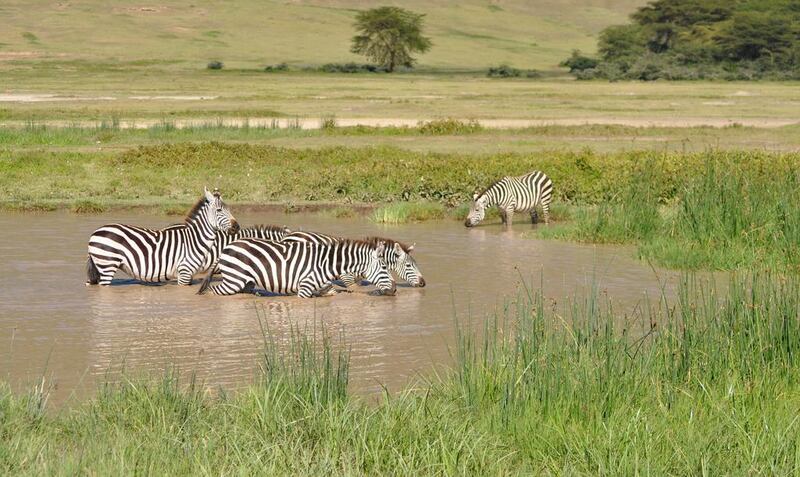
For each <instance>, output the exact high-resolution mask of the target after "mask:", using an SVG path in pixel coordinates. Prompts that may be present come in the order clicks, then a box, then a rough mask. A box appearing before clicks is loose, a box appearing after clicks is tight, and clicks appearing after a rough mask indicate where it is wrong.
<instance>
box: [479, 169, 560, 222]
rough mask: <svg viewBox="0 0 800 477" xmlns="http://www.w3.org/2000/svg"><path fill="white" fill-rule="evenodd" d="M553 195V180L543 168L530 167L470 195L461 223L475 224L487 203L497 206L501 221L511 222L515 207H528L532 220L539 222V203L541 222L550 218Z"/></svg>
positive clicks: (483, 212) (480, 218)
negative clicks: (528, 171)
mask: <svg viewBox="0 0 800 477" xmlns="http://www.w3.org/2000/svg"><path fill="white" fill-rule="evenodd" d="M552 196H553V181H551V180H550V178H549V177H547V176H546V175H545V174H544V173H543V172H541V171H533V172H531V173H529V174H525V175H524V176H518V177H508V176H507V177H503V178H502V179H500V180H499V181H497V182H495V183H494V184H492V185H491V186H489V188H488V189H486V190H485V191H484V192H483V193H481V194H475V195H473V196H472V206H471V207H470V211H469V215H468V216H467V220H465V221H464V225H465V226H467V227H474V226H475V225H477V224H479V223H480V222H481V221H482V220H483V217H484V214H485V213H486V207H489V206H492V205H496V206H498V207H499V208H500V216H501V218H502V219H503V223H504V224H506V225H508V226H511V218H512V216H513V215H514V212H515V211H528V212H530V214H531V223H534V224H535V223H536V222H538V219H539V216H538V214H537V213H536V206H537V205H541V206H542V212H543V214H544V223H545V224H547V223H549V222H550V201H551V200H552V198H553V197H552Z"/></svg>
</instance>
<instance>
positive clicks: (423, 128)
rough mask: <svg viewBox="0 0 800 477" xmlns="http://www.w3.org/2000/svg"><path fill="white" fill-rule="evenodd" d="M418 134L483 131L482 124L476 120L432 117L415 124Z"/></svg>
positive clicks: (453, 133) (440, 134) (435, 134)
mask: <svg viewBox="0 0 800 477" xmlns="http://www.w3.org/2000/svg"><path fill="white" fill-rule="evenodd" d="M417 130H418V131H419V133H420V134H423V135H430V136H451V135H456V134H473V133H477V132H480V131H483V126H481V124H480V123H479V122H478V121H476V120H474V119H473V120H469V121H461V120H458V119H434V120H433V121H425V122H420V123H419V124H417Z"/></svg>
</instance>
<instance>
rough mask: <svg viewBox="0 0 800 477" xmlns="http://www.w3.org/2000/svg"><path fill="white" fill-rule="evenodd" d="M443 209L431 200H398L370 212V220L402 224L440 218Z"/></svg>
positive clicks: (443, 212) (442, 214) (442, 215)
mask: <svg viewBox="0 0 800 477" xmlns="http://www.w3.org/2000/svg"><path fill="white" fill-rule="evenodd" d="M444 216H445V209H444V207H443V206H442V205H441V204H437V203H431V202H398V203H396V204H390V205H385V206H383V207H380V208H379V209H377V210H375V211H374V212H373V213H372V217H371V218H372V220H373V221H374V222H377V223H379V224H404V223H407V222H422V221H425V220H433V219H441V218H444Z"/></svg>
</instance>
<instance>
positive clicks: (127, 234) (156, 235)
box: [86, 189, 239, 285]
mask: <svg viewBox="0 0 800 477" xmlns="http://www.w3.org/2000/svg"><path fill="white" fill-rule="evenodd" d="M238 230H239V224H238V223H237V222H236V219H235V218H234V217H233V215H232V214H231V212H230V210H228V207H227V206H226V205H225V203H224V202H223V201H222V197H220V194H219V191H217V190H216V189H215V190H214V193H213V194H212V193H211V192H209V191H208V189H206V190H205V192H204V195H203V197H202V198H201V199H200V200H199V201H198V202H197V204H195V206H194V207H193V208H192V210H191V211H190V212H189V214H188V215H187V216H186V220H185V223H184V224H179V225H172V226H169V227H167V228H164V229H160V230H152V229H146V228H142V227H136V226H133V225H123V224H110V225H104V226H103V227H100V228H99V229H97V230H95V232H94V233H93V234H92V235H91V237H89V257H88V259H87V261H86V273H87V277H88V280H87V281H86V284H87V285H97V284H98V283H99V284H100V285H109V284H110V283H111V279H112V278H114V274H115V273H116V272H117V270H118V269H121V270H122V271H124V272H125V273H127V274H128V275H130V276H131V277H133V278H135V279H137V280H141V281H143V282H163V281H167V280H172V279H175V278H177V279H178V284H180V285H189V284H191V282H192V276H193V275H194V274H195V273H196V272H197V270H198V269H200V267H201V266H202V265H203V259H204V258H205V256H206V254H207V253H208V250H209V249H210V248H211V246H212V245H213V244H214V239H215V238H216V234H215V232H217V231H222V232H225V233H236V232H237V231H238Z"/></svg>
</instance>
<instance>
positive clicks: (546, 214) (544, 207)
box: [542, 202, 550, 225]
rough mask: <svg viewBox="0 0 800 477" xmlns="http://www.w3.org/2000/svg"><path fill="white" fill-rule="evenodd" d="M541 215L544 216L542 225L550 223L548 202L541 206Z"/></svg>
mask: <svg viewBox="0 0 800 477" xmlns="http://www.w3.org/2000/svg"><path fill="white" fill-rule="evenodd" d="M542 215H544V224H545V225H548V224H549V223H550V202H547V203H544V204H542Z"/></svg>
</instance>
